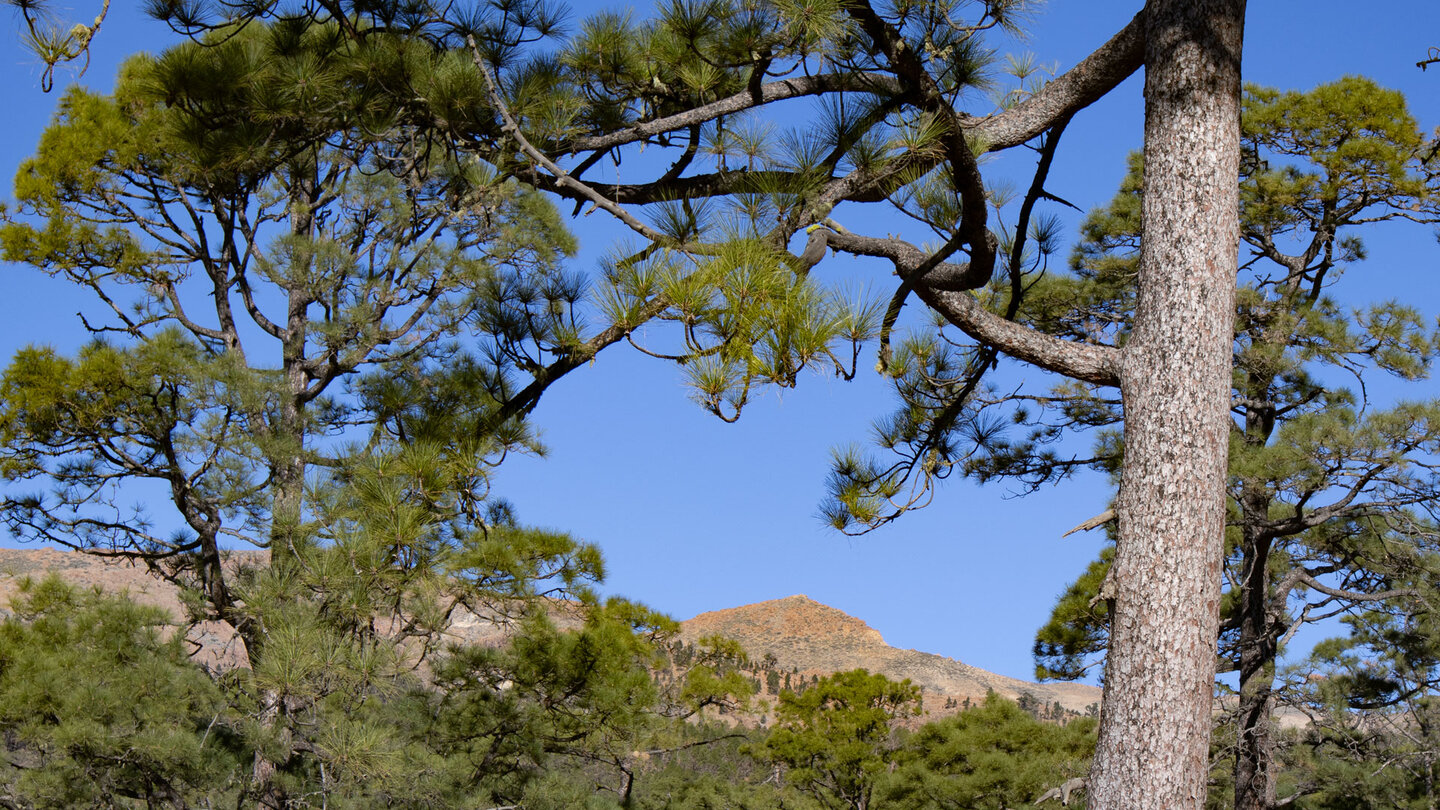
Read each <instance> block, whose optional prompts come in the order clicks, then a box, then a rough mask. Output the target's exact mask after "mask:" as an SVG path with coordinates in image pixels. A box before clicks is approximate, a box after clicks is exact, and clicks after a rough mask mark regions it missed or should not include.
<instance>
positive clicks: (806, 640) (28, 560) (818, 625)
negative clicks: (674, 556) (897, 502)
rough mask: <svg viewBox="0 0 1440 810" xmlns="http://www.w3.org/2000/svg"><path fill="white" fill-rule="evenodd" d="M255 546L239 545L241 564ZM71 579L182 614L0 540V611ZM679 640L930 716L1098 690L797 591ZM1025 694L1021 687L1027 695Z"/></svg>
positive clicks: (99, 575)
mask: <svg viewBox="0 0 1440 810" xmlns="http://www.w3.org/2000/svg"><path fill="white" fill-rule="evenodd" d="M263 557H264V555H263V554H261V553H257V552H238V553H236V555H235V559H237V560H241V559H244V560H246V561H247V562H248V564H255V563H256V562H261V563H262V564H263ZM52 571H53V572H55V573H57V574H59V575H60V576H61V578H63V579H65V580H66V581H68V582H70V583H71V584H74V585H80V586H84V587H99V588H102V589H104V590H106V591H111V592H126V593H128V594H129V595H130V596H131V597H132V598H134V599H135V600H136V601H138V602H140V603H142V604H148V605H153V606H155V607H158V608H160V609H162V610H165V611H166V612H168V613H169V614H170V615H171V616H172V617H173V619H174V620H175V622H176V623H177V624H178V623H179V621H180V620H181V618H182V617H183V615H184V612H183V609H182V607H181V602H180V598H179V594H178V592H177V591H176V589H175V588H174V587H173V586H171V585H169V584H168V583H165V582H164V581H162V580H160V579H158V578H157V577H155V576H153V575H151V574H150V573H149V572H148V571H147V570H146V568H145V567H144V566H143V565H141V564H138V563H135V562H133V561H130V560H124V559H113V558H112V559H106V558H102V557H97V556H92V555H87V554H83V553H80V552H71V551H60V550H57V549H53V548H35V549H0V617H3V616H7V615H9V613H10V611H9V610H8V607H9V601H10V598H11V597H12V596H13V595H14V594H15V592H16V591H17V589H18V585H19V582H20V580H21V579H23V578H24V577H34V578H39V577H42V576H44V575H45V574H47V573H49V572H52ZM680 628H681V630H680V640H681V641H682V642H685V643H692V644H693V643H696V642H698V641H699V640H700V639H701V638H703V637H705V636H710V635H722V636H725V637H727V638H730V639H733V640H734V641H736V642H739V644H740V645H741V646H742V647H743V648H744V649H745V650H746V653H747V654H748V655H749V656H750V657H751V659H752V661H755V662H759V661H762V660H765V659H767V657H768V658H770V659H773V664H772V665H771V666H770V668H772V669H775V670H777V671H783V672H788V673H792V674H795V675H799V676H803V677H805V678H813V677H823V676H825V675H829V674H832V673H834V672H842V671H846V670H851V669H867V670H869V671H871V672H878V673H881V674H883V675H885V676H886V677H889V678H892V679H895V680H901V679H905V678H908V679H910V681H911V682H912V683H915V684H916V685H918V686H920V687H921V688H922V689H923V691H924V703H925V710H926V711H927V712H929V713H930V714H931V715H932V716H940V715H944V714H950V713H953V712H954V711H958V710H960V709H962V708H964V707H965V706H966V705H971V704H974V703H978V702H981V701H983V700H984V698H985V695H986V694H987V693H988V692H991V691H993V692H996V693H998V694H1000V695H1002V696H1004V697H1007V698H1010V699H1011V700H1016V701H1021V700H1022V699H1027V700H1030V701H1033V702H1034V703H1036V704H1038V705H1044V706H1046V707H1049V706H1053V705H1054V704H1056V703H1059V704H1060V706H1062V707H1063V708H1064V709H1065V710H1067V711H1068V712H1074V713H1079V714H1084V713H1087V712H1091V711H1094V708H1095V707H1097V706H1098V704H1099V701H1100V690H1099V689H1098V688H1096V687H1093V686H1088V685H1084V684H1072V683H1045V684H1038V683H1030V682H1028V681H1022V680H1019V679H1016V678H1010V677H1006V676H1004V675H998V674H996V673H993V672H988V671H986V670H983V669H980V668H979V667H975V666H972V665H970V664H966V663H964V662H962V661H959V660H956V659H953V658H947V657H945V656H941V655H936V654H934V653H928V652H922V651H920V650H913V649H899V648H896V647H891V646H890V645H889V644H888V643H886V642H885V639H884V637H883V636H882V635H881V634H880V631H878V630H876V629H875V628H873V627H871V626H870V625H868V624H866V623H865V622H864V621H863V620H861V619H858V618H856V617H854V616H851V615H849V614H848V613H845V612H844V611H842V610H840V609H838V608H834V607H831V606H829V605H826V604H823V603H821V602H817V601H815V600H814V599H811V598H810V597H808V596H806V595H804V594H794V595H792V596H787V597H783V598H780V599H771V600H767V601H762V602H756V603H753V604H749V605H739V606H737V607H732V608H724V609H721V610H714V611H708V612H705V613H701V614H699V615H697V616H695V617H693V618H691V619H688V620H686V621H683V622H681V623H680ZM450 634H451V636H452V637H453V638H454V639H455V640H457V641H465V642H469V643H481V644H493V643H499V641H500V638H501V636H502V634H503V631H500V630H498V629H496V628H493V627H486V626H485V620H484V618H483V617H477V616H468V615H466V616H459V617H457V619H456V621H455V623H454V625H453V626H452V627H451V631H450ZM187 637H188V638H189V639H190V640H191V641H192V642H193V648H194V650H195V652H196V655H195V659H196V662H197V663H198V664H200V665H202V666H204V667H206V668H207V669H218V670H224V669H229V668H233V667H234V666H244V665H245V661H246V660H247V657H246V656H245V651H244V645H243V642H241V641H240V640H239V639H238V637H237V636H236V635H235V633H234V631H233V629H231V628H230V627H229V625H226V624H224V623H223V622H203V623H201V624H199V625H196V626H194V627H192V628H190V629H189V632H188V633H187ZM1027 696H1028V697H1027Z"/></svg>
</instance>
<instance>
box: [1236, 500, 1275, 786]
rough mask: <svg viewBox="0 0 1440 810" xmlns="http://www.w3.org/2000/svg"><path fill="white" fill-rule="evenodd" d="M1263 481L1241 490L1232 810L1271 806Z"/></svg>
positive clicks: (1271, 689) (1271, 634) (1270, 625)
mask: <svg viewBox="0 0 1440 810" xmlns="http://www.w3.org/2000/svg"><path fill="white" fill-rule="evenodd" d="M1269 510H1270V498H1269V497H1268V496H1267V495H1266V494H1265V492H1264V491H1263V487H1254V486H1251V487H1247V488H1246V490H1245V491H1243V492H1242V493H1241V495H1240V514H1241V524H1242V525H1241V538H1240V544H1241V549H1240V551H1241V554H1242V562H1241V565H1242V568H1241V572H1240V605H1239V610H1240V616H1239V623H1240V641H1239V659H1240V660H1239V667H1240V697H1239V703H1238V705H1237V706H1236V707H1235V709H1236V722H1235V810H1270V809H1271V808H1273V807H1274V806H1275V778H1274V773H1273V764H1274V758H1275V739H1274V733H1273V732H1274V728H1273V727H1274V721H1273V719H1272V718H1273V714H1274V712H1275V656H1276V653H1277V651H1278V646H1279V639H1278V638H1277V633H1276V622H1275V621H1274V617H1273V616H1271V611H1270V600H1271V599H1272V598H1273V594H1272V593H1271V591H1272V588H1271V584H1270V571H1269V568H1270V566H1269V562H1270V550H1271V547H1272V545H1273V542H1274V541H1273V538H1271V537H1270V536H1269V535H1268V534H1266V533H1264V532H1263V531H1262V530H1261V529H1260V528H1259V526H1260V524H1261V523H1263V522H1264V521H1265V519H1266V518H1267V517H1268V516H1269Z"/></svg>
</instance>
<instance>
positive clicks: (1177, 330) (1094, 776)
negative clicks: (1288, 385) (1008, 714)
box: [1089, 0, 1245, 810]
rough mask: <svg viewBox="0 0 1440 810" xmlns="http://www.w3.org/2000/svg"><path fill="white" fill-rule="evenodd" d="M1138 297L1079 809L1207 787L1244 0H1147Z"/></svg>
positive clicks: (1168, 808) (1172, 801)
mask: <svg viewBox="0 0 1440 810" xmlns="http://www.w3.org/2000/svg"><path fill="white" fill-rule="evenodd" d="M1147 9H1148V20H1147V37H1146V59H1145V64H1146V68H1145V102H1146V113H1145V179H1144V182H1145V195H1144V203H1143V206H1144V207H1143V209H1142V227H1143V234H1144V236H1143V240H1142V243H1141V255H1140V280H1139V290H1140V292H1139V299H1138V301H1137V305H1136V313H1135V327H1134V332H1133V335H1132V337H1131V339H1130V341H1129V343H1128V344H1127V345H1126V347H1125V350H1124V357H1123V360H1122V361H1121V369H1120V383H1121V395H1122V398H1123V401H1124V408H1125V466H1124V473H1123V477H1122V480H1121V483H1120V492H1119V496H1118V499H1117V502H1116V507H1117V508H1116V512H1117V515H1118V518H1119V528H1120V532H1119V542H1118V544H1117V548H1116V555H1115V565H1114V573H1113V577H1114V580H1113V584H1114V588H1115V603H1114V604H1115V612H1114V618H1113V623H1112V626H1111V636H1110V653H1109V658H1108V663H1107V665H1106V670H1105V701H1104V707H1103V709H1102V712H1101V719H1100V739H1099V744H1098V747H1097V750H1096V755H1095V761H1094V766H1093V770H1092V772H1091V781H1090V802H1089V806H1090V807H1091V808H1092V810H1148V809H1149V808H1156V809H1157V810H1158V808H1165V810H1182V809H1183V808H1200V807H1202V806H1203V805H1204V803H1205V794H1206V777H1207V773H1208V770H1209V767H1208V766H1209V739H1210V725H1211V715H1212V703H1213V699H1212V693H1213V689H1214V678H1215V639H1216V633H1217V631H1218V629H1219V604H1220V566H1221V560H1222V551H1223V542H1222V541H1223V536H1224V528H1225V497H1226V495H1225V475H1226V466H1227V446H1228V435H1229V431H1230V423H1229V408H1230V369H1231V364H1232V350H1231V345H1232V341H1233V331H1232V329H1233V327H1232V324H1233V319H1234V312H1235V310H1234V301H1235V274H1236V262H1237V254H1238V250H1239V214H1238V177H1239V156H1240V143H1239V138H1240V48H1241V40H1242V35H1243V31H1244V14H1245V3H1244V0H1154V2H1151V3H1150V4H1149V5H1148V7H1147Z"/></svg>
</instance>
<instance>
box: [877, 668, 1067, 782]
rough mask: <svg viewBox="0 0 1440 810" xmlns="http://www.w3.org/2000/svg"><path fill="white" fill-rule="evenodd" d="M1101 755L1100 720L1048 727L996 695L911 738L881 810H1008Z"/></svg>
mask: <svg viewBox="0 0 1440 810" xmlns="http://www.w3.org/2000/svg"><path fill="white" fill-rule="evenodd" d="M1094 751H1095V721H1094V720H1092V719H1090V718H1082V719H1079V720H1075V721H1073V722H1071V723H1069V724H1068V725H1065V726H1057V725H1052V724H1049V723H1042V722H1040V721H1039V720H1036V719H1035V718H1034V717H1032V716H1031V715H1030V714H1028V713H1027V712H1025V711H1024V710H1022V709H1021V708H1020V707H1019V706H1017V705H1016V704H1015V703H1014V702H1012V701H1009V700H1006V699H1004V698H1002V697H999V696H998V695H996V694H994V693H993V692H992V693H991V694H990V695H988V696H987V697H986V698H985V702H984V703H983V704H981V705H979V706H975V707H972V708H969V709H966V710H965V711H962V712H960V713H958V714H955V715H952V716H950V717H947V718H945V719H943V720H939V721H936V722H933V723H927V724H925V725H924V726H922V727H920V729H919V730H918V731H916V732H915V733H914V734H912V735H910V737H909V738H907V739H906V741H905V746H904V748H902V749H901V751H900V754H899V756H898V761H899V767H898V768H897V769H896V771H895V773H894V775H892V776H891V777H889V778H887V779H886V780H885V781H884V782H883V783H882V787H881V788H880V789H879V791H878V792H877V795H876V806H878V807H894V808H897V810H908V809H911V808H913V809H914V810H920V809H921V808H925V809H926V810H930V809H932V808H934V809H938V808H949V807H964V808H973V810H1005V808H1009V807H1020V806H1022V805H1028V804H1032V803H1034V802H1036V801H1037V800H1038V799H1039V798H1040V796H1041V795H1042V794H1044V793H1045V792H1046V791H1048V790H1050V789H1053V788H1057V787H1059V786H1060V785H1061V784H1062V783H1064V782H1065V781H1067V780H1069V779H1072V778H1075V777H1079V776H1084V775H1085V773H1086V772H1088V770H1089V767H1090V758H1091V756H1092V755H1093V754H1094ZM1072 801H1073V800H1072Z"/></svg>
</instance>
